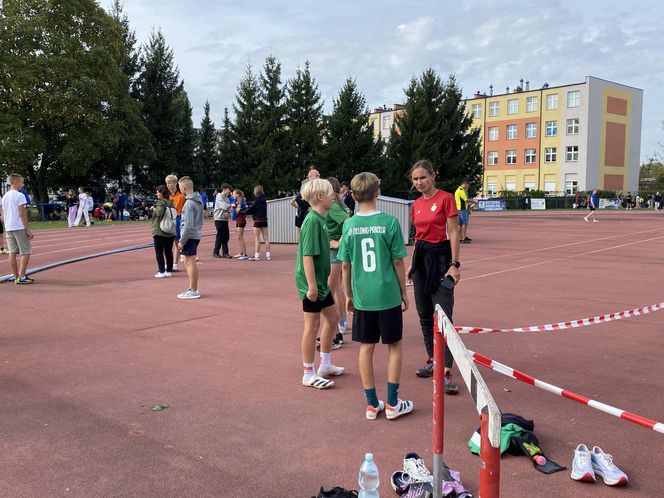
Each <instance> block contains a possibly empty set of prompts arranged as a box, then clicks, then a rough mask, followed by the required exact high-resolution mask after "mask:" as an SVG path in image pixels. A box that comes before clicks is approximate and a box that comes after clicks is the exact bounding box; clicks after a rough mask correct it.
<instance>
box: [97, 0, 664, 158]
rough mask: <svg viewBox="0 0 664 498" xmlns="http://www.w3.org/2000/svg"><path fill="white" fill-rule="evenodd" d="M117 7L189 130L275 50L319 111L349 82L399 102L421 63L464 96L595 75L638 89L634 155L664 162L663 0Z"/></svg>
mask: <svg viewBox="0 0 664 498" xmlns="http://www.w3.org/2000/svg"><path fill="white" fill-rule="evenodd" d="M108 3H109V4H110V0H109V1H108ZM102 5H103V0H102ZM124 10H125V13H126V14H127V15H128V17H129V21H130V23H131V27H132V29H134V30H135V31H136V36H137V39H138V42H139V43H141V44H143V43H145V42H146V41H147V40H148V39H149V37H150V34H151V32H152V31H153V30H156V29H161V31H162V33H163V34H164V36H165V38H166V41H167V43H168V44H169V45H170V47H171V48H172V49H173V51H174V54H175V62H176V64H177V66H178V68H179V70H180V75H181V77H182V78H183V79H184V84H185V88H186V90H187V93H188V94H189V99H190V101H191V104H192V107H193V108H194V115H193V118H194V126H196V127H198V126H199V125H200V120H201V117H202V114H203V105H204V102H205V101H206V100H209V101H210V106H211V115H212V119H213V121H214V122H215V124H216V125H217V126H219V125H220V124H221V121H222V116H223V110H224V107H229V108H232V104H233V101H234V98H235V92H236V89H237V85H238V82H239V80H240V78H241V77H242V75H243V73H244V71H245V68H246V66H247V64H251V65H252V66H253V67H254V70H255V71H256V72H258V71H259V70H260V68H261V67H262V65H263V63H264V61H265V58H266V57H267V56H269V55H273V56H275V57H276V58H277V59H278V60H279V61H280V62H281V65H282V74H283V78H284V81H286V80H288V79H290V78H292V77H293V76H294V74H295V71H296V70H297V69H298V67H300V68H301V67H303V66H304V63H305V61H307V60H308V61H309V62H310V67H311V73H312V75H313V76H314V78H315V79H316V81H317V83H318V85H319V90H320V92H321V95H322V98H323V100H324V102H325V107H324V112H326V113H329V112H331V110H332V103H333V99H334V98H335V97H336V95H337V94H338V92H339V89H340V88H341V86H342V85H343V83H344V81H345V80H346V78H347V77H352V78H355V79H356V80H357V85H358V88H359V89H360V91H361V92H362V93H363V94H364V95H365V98H366V100H367V104H368V106H369V107H370V108H371V109H373V108H374V107H379V106H383V105H387V106H391V105H393V104H395V103H402V102H403V101H404V92H403V91H404V88H406V86H407V85H408V83H409V81H410V80H411V78H413V77H417V76H418V75H420V74H421V73H422V71H424V70H425V69H427V68H429V67H432V68H434V69H435V70H436V71H437V72H438V73H439V74H440V75H441V77H444V78H446V77H447V76H448V75H449V74H454V75H456V78H457V81H458V83H459V85H460V86H461V87H462V89H463V93H464V96H466V97H471V96H472V95H473V94H474V93H475V92H476V91H478V90H479V91H482V92H487V93H488V91H489V85H493V87H494V93H504V91H505V88H506V87H508V86H509V87H510V88H514V87H516V86H517V85H518V83H519V80H520V79H522V78H523V79H524V80H526V81H530V88H531V89H532V88H539V87H541V86H542V85H543V84H544V83H549V85H551V86H557V85H565V84H570V83H579V82H583V81H584V79H585V77H586V76H596V77H599V78H603V79H607V80H610V81H615V82H618V83H622V84H625V85H629V86H633V87H637V88H640V89H642V90H643V91H644V100H643V131H642V140H641V157H642V159H643V160H645V159H646V158H649V157H651V156H652V155H653V154H655V153H658V154H660V155H664V130H663V128H662V122H663V121H664V48H663V45H662V26H664V2H660V1H655V0H643V1H641V2H639V3H638V4H630V3H628V2H622V1H615V0H605V1H601V2H600V1H598V0H583V1H579V0H576V1H571V0H551V1H548V2H535V1H532V0H530V1H528V0H525V1H524V0H520V1H512V0H501V1H494V0H485V1H476V0H465V1H457V2H449V1H436V0H431V1H409V2H406V1H403V0H401V1H392V0H384V1H382V2H373V1H362V0H356V1H347V0H318V1H305V0H288V1H285V0H263V1H254V0H247V1H244V2H242V1H229V0H186V1H183V0H124Z"/></svg>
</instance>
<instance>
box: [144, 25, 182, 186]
mask: <svg viewBox="0 0 664 498" xmlns="http://www.w3.org/2000/svg"><path fill="white" fill-rule="evenodd" d="M140 60H141V71H140V73H139V75H138V78H137V81H136V96H137V97H138V100H139V101H140V102H141V105H142V115H143V120H144V122H145V125H146V126H147V128H148V130H149V131H150V134H151V135H152V146H153V148H154V151H155V158H154V160H153V161H150V162H149V163H146V164H143V165H138V166H137V167H136V168H135V169H134V174H135V178H136V182H137V183H138V184H139V185H140V186H141V187H142V188H144V189H152V188H153V187H154V186H155V185H160V184H162V183H164V178H165V177H166V175H169V174H171V173H176V174H177V173H179V175H178V176H182V175H183V174H189V173H190V172H191V170H189V171H186V173H185V172H184V171H183V170H181V169H180V168H181V165H180V164H179V163H178V160H179V159H180V160H181V159H182V156H183V153H182V150H181V149H180V146H181V145H182V143H183V141H186V140H188V137H186V136H185V135H186V133H185V132H184V129H181V130H180V131H178V126H179V127H181V128H182V127H183V126H184V128H186V120H187V116H186V115H187V111H189V120H191V107H190V106H189V101H188V99H187V98H186V94H185V93H184V87H183V83H182V82H181V81H180V73H179V70H178V68H177V67H176V66H175V64H174V62H173V51H172V50H171V49H170V48H169V47H168V45H167V44H166V40H165V38H164V36H163V35H162V33H161V31H155V32H153V33H152V35H151V36H150V40H149V41H148V42H147V44H146V45H145V46H144V47H143V50H142V53H141V59H140ZM187 107H188V109H187ZM192 133H193V130H192ZM186 159H187V158H185V160H186Z"/></svg>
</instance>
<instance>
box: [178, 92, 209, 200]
mask: <svg viewBox="0 0 664 498" xmlns="http://www.w3.org/2000/svg"><path fill="white" fill-rule="evenodd" d="M173 105H174V107H175V123H174V124H175V160H176V162H177V165H178V166H177V167H178V171H179V172H180V175H179V176H185V175H187V176H190V177H191V178H192V180H194V187H195V188H196V189H198V188H200V187H201V183H202V182H203V180H204V178H203V174H202V172H201V171H198V170H197V169H196V167H195V165H194V149H195V147H196V132H195V131H194V122H193V120H192V117H191V114H192V108H191V104H190V103H189V96H188V95H187V92H186V91H185V89H184V83H183V84H182V86H181V87H180V90H179V91H178V93H177V94H176V96H175V100H174V101H173Z"/></svg>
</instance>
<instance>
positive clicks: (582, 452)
mask: <svg viewBox="0 0 664 498" xmlns="http://www.w3.org/2000/svg"><path fill="white" fill-rule="evenodd" d="M570 477H571V478H572V479H574V480H575V481H586V482H595V471H594V470H593V466H592V464H591V462H590V451H588V447H587V446H586V445H585V444H580V445H579V446H577V447H576V449H575V450H574V460H572V473H571V474H570Z"/></svg>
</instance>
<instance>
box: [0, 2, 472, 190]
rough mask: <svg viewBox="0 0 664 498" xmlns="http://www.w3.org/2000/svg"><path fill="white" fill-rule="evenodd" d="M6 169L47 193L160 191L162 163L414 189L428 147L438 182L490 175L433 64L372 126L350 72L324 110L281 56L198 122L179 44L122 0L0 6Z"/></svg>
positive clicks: (290, 184) (278, 185) (206, 182)
mask: <svg viewBox="0 0 664 498" xmlns="http://www.w3.org/2000/svg"><path fill="white" fill-rule="evenodd" d="M0 22H1V23H2V29H1V30H0V53H2V54H3V55H2V58H1V59H0V172H1V173H4V174H6V173H8V172H10V171H17V172H20V173H22V174H23V175H24V176H25V177H26V179H27V183H28V185H29V188H30V189H31V190H32V192H33V193H34V195H35V198H36V200H37V201H38V202H45V201H46V200H47V190H48V189H49V188H58V187H62V186H69V187H73V186H78V185H86V186H95V185H99V186H106V185H117V186H121V187H127V186H130V187H132V188H133V189H134V190H135V191H137V192H136V193H140V192H151V191H152V190H153V189H154V187H155V185H158V184H161V183H163V180H164V178H165V176H166V175H167V174H170V173H172V172H176V173H178V174H179V175H184V174H188V175H189V176H191V177H192V178H193V180H194V182H195V183H196V185H198V186H202V187H203V188H206V187H210V188H212V187H215V186H218V184H219V183H220V182H228V183H232V184H233V185H234V186H238V187H240V188H243V189H245V190H249V191H250V187H251V186H253V185H256V184H262V185H263V186H264V187H265V188H266V190H267V191H268V195H270V196H272V197H274V196H276V195H277V194H278V192H289V191H293V190H295V189H297V188H298V186H299V183H300V179H302V178H304V177H305V176H306V173H307V169H308V168H309V167H310V166H315V167H316V168H318V169H319V170H321V171H322V172H323V174H324V175H326V176H336V177H338V178H339V179H342V180H350V178H351V177H352V176H353V175H354V174H356V173H358V172H360V171H363V170H371V171H374V172H375V173H377V174H378V175H379V176H380V177H381V179H382V183H381V189H382V191H383V193H386V194H392V195H400V196H404V195H407V193H408V180H407V178H406V175H407V172H408V169H409V168H410V166H411V165H412V164H413V163H414V162H415V161H416V160H418V159H420V158H423V157H426V158H429V159H431V160H432V161H433V163H434V165H435V166H436V168H437V169H438V172H439V176H440V178H441V180H442V186H443V188H446V189H448V190H450V189H453V188H456V186H457V185H458V183H459V182H460V180H461V179H462V178H468V179H470V180H471V182H472V184H473V186H475V187H477V186H479V185H480V184H481V175H482V156H481V152H480V137H479V130H477V129H472V128H471V119H470V117H469V116H468V114H467V112H466V109H465V102H464V101H463V98H462V94H461V89H460V87H459V85H458V84H457V82H456V80H455V78H454V77H453V76H450V77H449V78H448V79H446V80H443V79H441V78H440V76H439V75H438V74H436V72H435V71H434V70H433V69H426V70H425V71H424V72H423V73H422V74H421V75H420V76H419V77H417V78H413V79H412V80H411V81H410V83H409V85H408V87H407V88H406V89H405V96H404V97H405V113H404V114H403V115H401V117H400V118H398V119H397V120H396V122H395V123H394V125H393V128H392V131H391V135H390V139H389V140H388V141H387V142H384V141H382V140H376V139H375V135H374V130H373V128H372V126H371V124H370V122H369V114H370V112H369V108H368V106H367V101H366V97H365V96H364V94H363V93H362V92H361V91H360V90H359V89H358V87H357V83H356V81H355V80H354V79H353V78H347V79H346V80H345V81H344V83H343V85H342V87H341V89H340V90H339V93H338V95H337V96H336V97H335V98H334V100H333V103H332V112H331V114H329V115H324V114H323V107H324V102H323V100H322V98H321V94H320V92H319V90H318V85H317V83H316V80H315V78H314V77H313V75H312V74H311V70H310V66H309V63H308V62H305V63H304V65H303V67H301V68H298V69H297V71H296V73H295V76H294V77H292V78H291V79H288V80H286V81H285V80H284V77H283V76H282V67H281V63H280V62H279V60H278V59H277V58H276V57H274V56H272V55H271V56H269V57H267V58H266V59H265V61H264V63H263V65H262V66H261V67H260V68H259V69H258V70H256V69H255V68H254V67H252V66H250V65H249V66H247V67H246V69H245V72H244V74H243V75H242V77H241V79H240V81H239V83H238V86H237V91H236V95H235V99H234V103H233V106H232V112H231V110H229V109H224V113H223V122H222V123H221V125H220V126H219V128H217V127H216V126H215V124H214V122H213V121H212V119H211V118H210V103H209V102H206V103H205V106H204V109H203V111H204V112H203V118H202V120H201V123H200V127H199V129H197V130H196V129H194V126H193V122H192V107H191V104H190V101H189V98H188V96H187V92H186V90H185V85H184V81H183V79H182V78H181V76H180V73H179V70H178V68H177V66H176V65H175V62H174V54H173V50H172V49H171V48H170V47H169V46H168V44H167V42H166V39H165V37H164V35H163V33H161V31H159V30H156V31H154V32H153V33H152V35H151V36H150V39H149V40H148V42H147V43H145V44H144V45H143V46H140V47H139V46H137V41H136V35H135V32H134V31H133V30H132V29H131V26H130V23H129V19H128V17H127V15H126V14H125V13H124V12H123V9H122V4H121V3H120V1H119V0H115V2H114V4H113V5H112V7H111V8H110V10H109V12H106V11H105V10H104V9H103V8H101V7H100V6H99V5H98V3H97V2H96V1H94V0H77V1H75V2H69V1H68V2H65V1H51V0H23V1H21V2H18V1H6V2H4V3H3V4H2V7H0Z"/></svg>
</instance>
